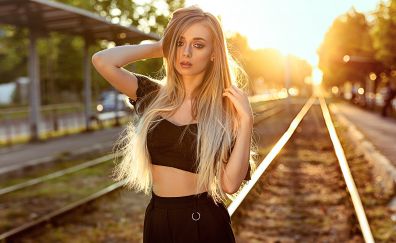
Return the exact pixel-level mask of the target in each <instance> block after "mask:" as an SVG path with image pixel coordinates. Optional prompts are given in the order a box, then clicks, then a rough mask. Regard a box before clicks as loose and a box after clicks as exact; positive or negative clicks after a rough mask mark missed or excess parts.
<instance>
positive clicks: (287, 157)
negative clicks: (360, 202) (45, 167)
mask: <svg viewBox="0 0 396 243" xmlns="http://www.w3.org/2000/svg"><path fill="white" fill-rule="evenodd" d="M313 104H316V105H319V104H322V105H323V102H321V103H320V102H319V101H318V100H315V99H313V98H312V99H310V100H308V102H307V103H306V104H305V105H304V106H303V108H302V109H301V111H300V112H299V114H298V115H297V117H296V118H295V119H294V120H293V121H292V122H291V124H290V127H289V129H288V130H287V131H286V132H285V133H284V134H283V136H282V137H281V139H279V141H278V142H277V143H276V144H275V146H274V147H273V148H272V150H271V151H270V152H269V153H268V155H267V156H266V157H265V158H264V160H263V161H261V162H260V163H259V167H258V169H257V171H256V173H255V174H254V175H253V176H252V180H251V181H249V183H248V184H246V185H245V186H244V187H243V188H242V190H241V191H240V192H239V193H238V196H237V197H235V198H232V203H231V204H230V205H229V206H228V211H229V213H230V215H231V217H232V218H233V228H234V231H235V233H236V236H237V238H238V239H239V241H238V242H319V241H320V242H333V241H332V240H336V241H337V242H344V241H343V239H348V240H351V239H352V241H349V242H363V240H364V236H363V234H362V233H361V232H362V231H361V229H364V227H365V226H359V225H360V224H359V220H358V218H357V217H355V215H356V214H357V213H356V212H355V209H354V207H353V205H354V203H353V200H351V199H350V196H349V193H348V191H353V189H352V190H350V189H347V188H348V186H347V184H348V183H345V181H344V179H343V178H344V177H343V175H342V174H341V171H342V170H341V168H340V166H339V164H338V159H337V157H336V156H335V152H334V145H333V143H332V142H329V141H331V140H330V138H329V135H328V132H327V131H326V130H325V129H324V122H323V115H321V113H320V112H319V110H318V108H319V107H316V108H315V109H314V108H313V107H311V106H312V105H313ZM277 109H278V108H274V107H271V106H269V107H266V108H265V109H262V110H268V113H269V112H270V111H271V112H273V115H275V114H278V113H279V112H282V110H277ZM312 110H315V112H313V111H312ZM256 114H257V118H259V117H260V116H261V117H265V118H263V119H266V118H269V115H268V114H265V112H264V113H263V114H260V111H257V112H256ZM304 117H305V118H304ZM256 123H258V122H257V121H256V122H255V124H256ZM306 131H308V135H307V134H306V133H305V132H306ZM289 140H291V141H289ZM288 141H289V142H288ZM283 148H284V149H283ZM312 154H313V155H312ZM285 178H288V179H285ZM349 184H350V183H349ZM121 187H122V182H120V183H118V184H114V185H111V186H109V187H107V188H106V189H104V190H102V191H101V192H97V193H95V194H94V195H91V196H90V197H87V198H85V199H82V200H80V201H79V202H75V203H73V204H70V205H68V206H67V207H63V208H61V209H59V210H57V211H54V212H51V213H49V214H47V215H45V216H42V217H41V218H40V219H39V220H36V222H29V224H26V225H25V227H19V229H18V230H15V229H14V231H12V232H11V231H9V232H8V233H9V234H8V235H5V234H2V235H0V239H4V240H10V241H12V240H13V239H18V237H20V236H21V235H24V234H29V232H31V231H32V230H34V229H35V228H37V226H40V225H43V224H44V223H46V222H52V221H56V220H57V219H59V218H62V217H63V216H65V215H70V214H73V212H75V211H77V209H80V208H82V207H84V206H86V205H87V204H90V203H93V202H94V201H96V200H97V199H98V198H104V197H105V196H106V195H109V194H111V192H115V191H117V190H119V189H120V188H121ZM357 211H358V210H357ZM77 217H80V216H77ZM87 217H90V216H89V215H87ZM361 217H364V218H366V217H365V216H361ZM363 221H364V220H363ZM366 221H367V220H366ZM101 222H102V221H101ZM141 223H143V222H141ZM102 224H104V223H102ZM361 225H364V223H361ZM367 225H368V224H367ZM367 235H368V236H369V238H368V240H367V239H366V242H373V241H370V235H371V232H369V233H368V234H367V233H366V237H367ZM371 237H372V236H371ZM113 242H123V241H122V240H121V241H113ZM345 242H346V241H345Z"/></svg>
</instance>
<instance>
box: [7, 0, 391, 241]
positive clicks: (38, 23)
mask: <svg viewBox="0 0 396 243" xmlns="http://www.w3.org/2000/svg"><path fill="white" fill-rule="evenodd" d="M193 4H197V5H198V6H200V7H202V8H203V9H204V10H206V11H209V12H211V13H213V14H214V15H216V16H218V17H219V19H220V20H221V23H222V25H223V28H224V31H225V35H226V37H227V45H228V49H229V51H230V53H231V55H232V56H233V58H234V59H235V60H236V61H237V62H238V63H239V64H240V65H241V66H242V67H243V68H244V70H245V71H246V73H247V75H248V79H247V80H244V82H243V83H241V87H243V89H244V90H245V91H246V92H247V93H248V95H249V101H250V102H251V105H252V108H253V111H254V115H255V136H256V138H257V141H258V146H259V156H260V157H259V159H258V160H257V163H258V164H260V163H261V162H263V163H264V162H265V163H268V164H270V163H271V162H272V161H274V162H273V163H272V164H271V166H270V167H268V168H269V169H268V170H266V168H267V167H265V169H262V171H261V172H260V173H264V171H266V173H275V174H276V173H279V178H281V179H280V182H279V183H282V182H285V181H291V182H292V184H288V185H284V187H282V188H281V187H276V188H272V186H273V185H268V184H265V183H266V182H260V183H258V184H259V186H261V185H265V186H264V187H263V188H268V190H269V191H270V192H268V193H269V194H265V197H264V199H263V200H262V202H263V203H264V202H265V203H267V201H268V200H267V199H268V198H270V199H273V201H269V202H268V203H275V206H274V207H273V208H272V207H271V205H266V207H265V208H270V209H271V210H272V211H271V210H270V216H268V215H267V216H263V215H262V214H261V213H251V212H252V211H251V208H249V207H248V206H247V205H246V204H245V205H243V204H241V205H242V206H241V207H238V208H237V206H235V207H234V206H232V205H233V204H232V203H234V202H236V201H238V200H237V199H235V198H233V199H232V200H231V199H230V201H229V202H228V203H229V205H231V206H230V207H229V209H228V210H229V212H230V214H233V212H234V209H235V210H236V211H235V212H236V213H235V216H233V222H235V225H234V226H233V227H234V230H235V232H236V235H237V236H238V238H240V239H245V240H246V239H250V240H247V241H242V240H241V241H240V242H283V241H270V239H272V238H271V237H272V236H271V237H270V236H269V235H276V236H282V235H283V236H285V237H286V235H290V237H291V238H290V239H292V240H291V241H285V242H309V241H305V240H303V238H301V237H302V236H301V235H304V234H306V235H309V234H311V233H315V232H316V235H315V237H319V235H321V236H322V235H326V237H329V238H326V240H325V239H324V238H323V239H322V238H321V239H322V240H323V241H321V240H318V241H313V242H363V238H362V237H361V236H359V237H357V238H356V237H355V235H356V234H358V233H361V232H368V231H367V230H365V228H364V226H362V225H360V226H359V227H358V226H357V225H358V223H357V220H352V219H351V218H350V217H349V216H351V215H353V213H351V211H348V210H346V208H348V207H349V206H351V203H350V201H348V200H349V199H348V200H347V199H345V201H343V200H344V198H347V197H346V196H345V195H346V192H347V191H348V192H349V191H351V190H352V189H350V188H349V187H348V189H346V185H345V184H344V182H343V180H342V178H344V177H342V175H341V174H340V173H341V170H340V169H339V167H337V165H332V166H333V167H334V168H335V169H334V171H333V172H334V173H333V172H329V171H328V168H327V167H319V169H318V167H315V166H317V165H318V164H320V166H323V165H328V164H330V163H331V162H332V163H335V162H337V161H341V159H340V158H337V157H336V156H335V153H334V148H333V144H334V141H331V140H330V137H329V134H331V129H330V128H329V127H330V125H329V124H331V122H328V120H327V121H326V123H325V122H324V121H325V119H326V117H328V118H329V117H330V115H329V116H327V113H326V112H327V111H326V110H327V108H326V107H327V106H326V104H330V105H329V106H330V108H331V116H332V117H331V118H332V119H333V120H334V127H335V129H336V130H337V133H338V136H339V140H340V141H341V143H342V145H343V146H344V152H345V154H346V158H347V159H348V160H349V161H350V162H351V163H350V166H351V167H352V174H353V176H354V177H355V181H356V182H357V183H356V184H357V187H358V189H359V193H361V195H362V200H363V204H364V206H365V207H366V208H368V209H369V211H368V213H367V214H368V218H369V221H370V225H371V226H372V230H373V235H374V238H375V240H376V241H377V242H396V233H395V232H396V223H395V222H396V196H395V195H396V189H395V188H396V187H395V185H396V123H395V118H396V99H395V95H396V41H395V40H396V0H383V1H379V0H331V1H330V0H323V1H311V0H301V1H293V0H277V1H275V0H264V1H259V0H245V1H236V0H230V1H213V0H135V1H134V0H118V1H116V0H89V1H87V0H58V1H49V0H0V241H1V240H3V239H6V240H7V239H10V240H13V239H16V241H10V242H139V241H141V240H142V229H143V219H144V209H145V206H146V205H147V203H148V200H149V198H147V197H146V196H144V195H143V194H141V193H133V192H126V191H125V190H121V189H120V188H121V184H114V182H113V181H112V180H111V179H110V175H109V172H110V171H111V169H112V168H113V166H114V164H113V162H114V161H113V159H114V158H113V153H112V152H113V151H112V149H114V147H113V146H114V142H115V141H116V140H117V138H119V137H120V136H122V134H123V131H124V129H125V127H126V124H128V122H130V121H131V120H134V119H136V116H135V113H134V107H133V106H131V104H129V103H128V97H126V96H125V95H124V94H121V93H119V92H118V91H117V90H115V89H114V88H113V87H112V86H111V85H110V84H109V83H108V82H107V81H105V80H104V79H103V78H102V77H101V76H100V75H99V74H98V73H97V72H96V71H95V70H94V69H93V67H92V64H91V57H92V55H93V54H94V53H95V52H97V51H99V50H103V49H106V48H111V47H114V46H119V45H124V44H139V43H147V42H152V41H157V40H159V39H160V37H161V36H162V33H163V31H164V28H165V26H166V25H167V23H168V20H169V17H170V13H171V12H173V11H174V10H175V9H177V8H180V7H183V6H190V5H193ZM161 67H162V59H149V60H141V61H138V62H136V63H133V64H130V65H127V66H125V67H124V68H126V69H128V70H129V71H132V72H136V73H141V74H145V75H149V76H151V77H155V78H159V79H160V78H162V76H161V75H163V71H162V70H161ZM320 98H324V102H322V99H320ZM311 106H312V109H311V110H310V111H309V112H308V110H309V109H310V108H309V107H311ZM307 107H308V108H307ZM329 114H330V113H329ZM303 117H306V118H304V119H305V120H304V121H302V119H303ZM300 122H301V125H298V127H297V128H296V127H294V128H293V126H294V125H295V124H300ZM326 126H327V127H326ZM291 128H293V129H294V130H293V131H290V129H291ZM327 129H329V131H328V130H327ZM357 131H359V133H358V132H357ZM291 134H293V137H291V138H290V136H291ZM289 135H290V136H289ZM285 136H286V137H287V136H289V137H288V138H284V137H285ZM335 137H337V136H336V135H335ZM352 137H355V138H356V139H355V140H354V142H353V141H352V140H349V139H352ZM362 137H364V138H365V140H363V139H362ZM288 139H290V142H289V144H291V145H288V146H289V147H285V148H282V146H283V145H284V144H283V145H281V146H280V145H279V142H281V141H288ZM337 139H338V138H337ZM332 142H333V143H332ZM285 143H286V142H285ZM368 144H369V145H368ZM279 146H280V147H279ZM334 146H335V145H334ZM277 149H279V150H278V151H277V152H274V151H275V150H277ZM278 153H279V154H280V155H279V156H280V157H279V158H277V159H275V156H276V155H277V154H278ZM274 154H275V155H274ZM282 154H283V155H282ZM271 156H273V157H271ZM282 156H283V157H282ZM287 156H289V157H287ZM277 160H278V161H277ZM296 160H298V161H300V162H307V164H308V165H309V166H308V165H307V166H308V167H309V168H308V169H307V168H306V167H303V166H301V165H298V166H295V165H292V166H291V169H290V168H289V167H288V166H289V164H288V163H289V162H290V161H296ZM285 161H286V162H285ZM318 161H319V162H320V163H319V162H318ZM278 162H279V163H281V165H280V166H279V167H278V166H275V165H278ZM265 163H264V164H265ZM282 163H283V164H282ZM300 164H302V163H300ZM310 166H312V167H310ZM272 167H273V168H272ZM301 167H303V168H302V171H303V172H301V173H300V174H298V173H295V172H294V171H295V170H299V169H301ZM275 168H280V169H279V171H277V170H276V169H275ZM285 168H286V169H285ZM353 168H355V169H353ZM285 171H286V172H287V173H289V174H283V173H286V172H285ZM307 171H308V172H307ZM335 171H337V173H339V174H337V175H334V174H336V172H335ZM306 172H307V173H306ZM304 173H306V174H304ZM303 174H304V175H303ZM300 175H303V176H302V177H301V178H300V177H299V176H300ZM304 176H305V177H307V178H305V177H304ZM344 176H345V175H344ZM327 177H329V179H328V181H329V183H328V184H327V185H322V184H320V183H321V182H318V181H320V180H321V179H323V178H327ZM263 178H264V176H263ZM265 178H266V177H265ZM274 178H275V179H271V180H272V181H276V176H275V177H274ZM296 178H297V179H296ZM304 178H305V179H304ZM315 178H316V179H315ZM302 182H303V183H302ZM299 183H302V184H304V183H306V184H307V185H308V186H306V187H304V188H305V189H306V191H304V193H301V192H300V191H299V192H298V193H296V190H297V191H298V190H300V189H301V188H300V189H298V188H295V187H296V185H299ZM309 183H312V184H309ZM347 184H348V185H349V184H350V183H348V182H347ZM304 185H305V184H304ZM338 185H341V186H339V187H337V186H338ZM327 186H329V187H330V188H331V186H335V188H332V189H329V190H330V191H328V192H326V193H327V194H326V195H323V194H320V193H316V194H315V196H313V197H310V196H307V195H308V194H309V193H313V192H314V191H315V190H316V189H317V188H319V189H320V190H322V191H321V193H323V190H324V191H325V189H324V188H327ZM337 190H339V191H337ZM252 191H253V190H252ZM283 192H285V193H284V194H282V193H283ZM111 193H112V196H110V194H111ZM260 193H261V189H260V190H258V192H256V191H254V192H251V191H250V192H249V195H252V196H251V197H253V199H254V198H256V199H257V198H258V196H257V195H259V194H260ZM271 193H272V194H271ZM297 194H298V196H299V197H300V198H298V200H296V199H295V198H292V199H290V198H289V199H287V196H289V195H297ZM344 194H345V195H344ZM104 195H106V197H104ZM260 195H261V194H260ZM279 195H281V196H279ZM286 195H287V196H286ZM309 195H311V194H309ZM337 195H338V196H339V195H341V196H340V198H342V200H341V199H340V200H338V199H334V198H333V199H334V201H332V200H333V199H332V197H335V196H337ZM278 196H279V197H280V198H281V199H279V200H280V201H279V202H283V200H285V201H286V202H288V203H290V202H291V203H290V204H291V205H292V206H290V205H289V206H288V207H291V208H292V209H290V208H288V210H283V209H282V207H283V206H280V205H283V204H282V203H280V204H279V205H278V204H276V203H278V201H277V200H275V199H276V198H278ZM99 198H106V199H101V200H105V201H104V202H99V200H98V202H96V200H97V199H99ZM247 198H248V197H247ZM304 198H305V199H307V200H308V199H309V198H311V199H312V198H313V199H312V201H311V202H310V203H311V204H308V205H309V206H308V208H312V209H315V210H316V211H315V212H316V213H317V214H315V213H311V212H309V213H307V214H304V212H305V211H304V210H305V209H302V208H299V206H296V205H297V204H298V203H295V202H297V201H300V200H301V201H304ZM253 199H249V198H248V199H246V200H245V201H247V202H249V203H250V205H254V203H256V202H257V201H259V200H256V201H255V200H253ZM93 200H95V204H94V203H91V202H92V201H93ZM106 200H107V201H106ZM88 202H90V204H89V203H88ZM321 203H323V205H325V204H326V203H329V204H330V205H333V206H334V205H338V203H346V204H345V205H349V206H348V207H347V206H345V208H344V206H340V208H335V209H334V208H331V207H330V208H329V209H324V206H323V207H322V206H320V205H322V204H321ZM88 204H89V205H90V206H87V205H88ZM81 205H85V206H84V209H81ZM229 205H227V206H229ZM238 205H239V204H238ZM343 205H344V204H343ZM272 206H273V205H272ZM319 206H320V207H319ZM327 206H328V205H327ZM296 207H297V208H296ZM316 207H318V208H316ZM72 208H73V210H74V212H73V213H71V212H70V211H71V209H72ZM236 208H237V209H236ZM239 208H241V209H239ZM259 208H260V207H259ZM261 209H262V208H261ZM344 209H345V210H344ZM79 210H80V211H79ZM282 210H283V211H282ZM249 212H250V213H249ZM260 212H261V211H260ZM333 212H334V214H337V215H332V213H333ZM271 213H272V216H274V215H275V216H276V217H279V216H280V215H283V214H282V213H285V214H286V215H287V216H284V218H280V219H279V218H277V219H276V220H275V219H274V220H273V221H271V220H272V218H271V217H272V216H271ZM293 213H296V214H293ZM60 215H62V217H61V218H60V219H59V218H58V217H59V216H60ZM65 215H66V217H65ZM256 215H260V219H256V218H254V217H255V216H256ZM313 215H315V217H316V216H317V217H318V218H316V219H315V220H316V221H315V220H311V221H309V222H308V223H307V222H305V221H304V222H305V223H307V224H303V223H301V222H302V221H303V220H304V219H307V218H308V219H311V217H314V216H313ZM275 216H274V217H275ZM55 217H56V218H57V219H56V220H55V219H52V218H55ZM250 217H251V218H252V219H255V220H252V221H251V222H247V221H246V222H245V221H244V220H245V219H246V220H249V219H251V218H250ZM257 217H258V216H257ZM285 217H286V218H285ZM287 217H289V218H287ZM351 217H352V216H351ZM49 218H51V220H52V224H50V223H49ZM261 219H271V220H269V221H270V222H283V223H284V224H285V225H286V224H287V227H286V226H285V227H286V228H287V229H292V231H290V232H289V231H287V232H288V233H285V232H286V231H282V230H280V229H282V227H283V226H284V225H279V224H276V223H273V224H271V223H268V222H267V221H261ZM336 220H341V221H342V220H344V221H342V222H341V223H340V222H339V221H336ZM47 221H48V222H47ZM54 222H56V223H54ZM252 222H253V223H252ZM254 222H260V224H264V225H265V226H266V227H267V228H268V229H271V227H274V228H275V230H274V231H276V233H268V232H267V233H268V234H267V233H266V234H267V235H266V234H264V233H260V232H261V231H260V230H261V229H259V227H258V226H257V225H255V224H254ZM344 223H345V225H348V226H345V228H343V227H344ZM43 224H45V225H46V227H37V225H43ZM289 224H290V225H289ZM307 225H308V226H307ZM34 227H36V230H37V229H39V230H38V231H36V230H34V229H33V228H34ZM293 227H294V228H293ZM298 227H305V228H304V229H300V228H298ZM331 227H335V228H337V227H338V228H337V229H333V228H331ZM264 228H265V227H264ZM308 228H309V229H311V228H312V229H320V230H322V229H323V230H324V229H326V230H327V231H326V232H327V233H323V234H321V233H318V232H319V231H318V232H317V231H315V230H307V229H308ZM340 228H342V232H344V233H345V232H346V233H345V234H343V233H340V232H341V231H338V230H339V229H340ZM249 230H251V232H253V233H249V232H250V231H249ZM271 232H272V231H271ZM304 232H305V233H304ZM257 235H266V236H265V237H266V238H259V236H257ZM13 237H16V238H13ZM255 237H256V238H255ZM331 237H333V238H331ZM264 239H267V240H268V241H267V240H264ZM274 239H275V238H274ZM276 239H278V240H279V239H281V238H279V237H278V238H276ZM285 239H286V238H285ZM285 239H284V240H285ZM290 239H289V238H287V240H290ZM316 239H318V238H316ZM334 239H335V241H332V240H334ZM346 239H348V241H347V240H346ZM367 239H370V237H365V242H373V241H370V240H367ZM293 240H294V241H293ZM349 240H351V241H349Z"/></svg>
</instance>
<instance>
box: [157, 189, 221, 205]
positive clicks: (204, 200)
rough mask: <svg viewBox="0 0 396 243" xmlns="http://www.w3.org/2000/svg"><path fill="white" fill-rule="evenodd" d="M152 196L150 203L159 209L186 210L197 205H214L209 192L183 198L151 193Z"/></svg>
mask: <svg viewBox="0 0 396 243" xmlns="http://www.w3.org/2000/svg"><path fill="white" fill-rule="evenodd" d="M151 195H152V197H151V200H150V203H151V204H153V206H154V207H158V208H185V207H188V206H193V205H197V204H208V203H213V199H212V198H211V197H210V195H209V193H208V192H202V193H199V194H193V195H188V196H181V197H161V196H158V195H156V194H155V193H154V192H153V191H151Z"/></svg>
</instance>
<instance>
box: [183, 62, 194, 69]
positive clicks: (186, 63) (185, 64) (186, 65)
mask: <svg viewBox="0 0 396 243" xmlns="http://www.w3.org/2000/svg"><path fill="white" fill-rule="evenodd" d="M180 66H181V67H182V68H189V67H191V66H192V64H191V63H189V62H181V63H180Z"/></svg>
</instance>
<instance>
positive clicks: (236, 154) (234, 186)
mask: <svg viewBox="0 0 396 243" xmlns="http://www.w3.org/2000/svg"><path fill="white" fill-rule="evenodd" d="M252 135H253V120H252V119H246V120H243V121H241V127H240V129H239V130H238V135H237V138H236V141H235V145H234V148H233V150H232V152H231V155H230V157H229V159H228V163H227V165H226V166H225V169H224V171H223V176H222V178H223V180H222V183H223V185H222V187H223V190H224V191H225V192H226V193H228V194H233V193H235V192H237V191H238V189H239V187H240V186H241V184H242V181H243V179H244V178H245V176H246V173H247V171H248V168H249V159H250V142H251V137H252Z"/></svg>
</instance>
